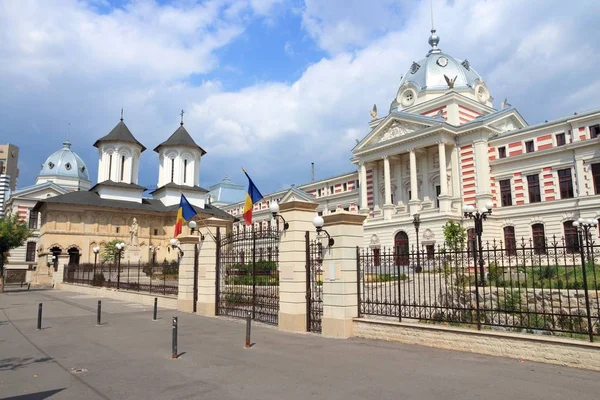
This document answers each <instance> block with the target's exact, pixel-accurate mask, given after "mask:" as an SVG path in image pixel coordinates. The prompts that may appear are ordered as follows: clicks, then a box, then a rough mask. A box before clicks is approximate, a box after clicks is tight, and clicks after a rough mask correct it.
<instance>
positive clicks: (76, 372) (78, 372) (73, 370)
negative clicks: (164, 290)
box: [71, 368, 87, 374]
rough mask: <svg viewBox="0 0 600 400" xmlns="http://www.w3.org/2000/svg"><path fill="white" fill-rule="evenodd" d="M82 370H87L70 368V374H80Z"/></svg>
mask: <svg viewBox="0 0 600 400" xmlns="http://www.w3.org/2000/svg"><path fill="white" fill-rule="evenodd" d="M84 372H87V369H85V368H71V373H72V374H82V373H84Z"/></svg>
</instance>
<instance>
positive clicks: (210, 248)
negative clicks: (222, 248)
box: [196, 219, 232, 316]
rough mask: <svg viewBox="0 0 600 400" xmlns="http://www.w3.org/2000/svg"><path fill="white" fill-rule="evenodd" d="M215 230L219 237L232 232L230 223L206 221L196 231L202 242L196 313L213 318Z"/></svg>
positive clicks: (215, 274) (215, 268)
mask: <svg viewBox="0 0 600 400" xmlns="http://www.w3.org/2000/svg"><path fill="white" fill-rule="evenodd" d="M217 229H219V230H220V233H221V237H224V236H226V235H227V233H229V232H231V230H232V223H231V222H230V221H226V220H219V219H207V220H204V221H200V222H199V223H198V230H199V231H200V234H201V235H204V240H203V241H201V242H200V245H199V246H198V301H197V303H196V313H198V314H201V315H209V316H213V315H215V313H216V309H215V306H216V303H215V300H216V294H217V291H216V280H217V243H216V242H215V238H216V236H217Z"/></svg>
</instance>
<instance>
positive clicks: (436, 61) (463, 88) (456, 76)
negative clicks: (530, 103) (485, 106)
mask: <svg viewBox="0 0 600 400" xmlns="http://www.w3.org/2000/svg"><path fill="white" fill-rule="evenodd" d="M439 42H440V37H439V36H438V35H437V34H436V31H435V30H432V31H431V36H430V37H429V44H430V45H431V50H429V53H428V54H427V56H426V57H425V58H423V59H422V60H420V61H418V62H413V63H412V65H411V66H410V68H409V69H408V71H406V73H405V74H404V76H403V77H402V80H401V81H400V87H399V89H398V94H397V95H396V98H395V99H394V101H393V102H392V105H391V109H394V108H407V107H410V106H412V105H414V104H416V103H417V100H418V98H423V97H425V94H426V93H427V92H436V91H437V92H440V91H442V92H445V91H447V90H450V89H453V90H455V91H457V92H467V93H469V94H471V95H472V96H471V97H474V98H476V99H477V100H478V101H479V102H481V103H487V102H488V101H489V100H490V99H491V97H490V94H489V91H488V89H487V87H486V86H485V83H484V81H483V79H482V78H481V76H480V75H479V74H478V73H477V71H475V70H474V69H473V67H472V66H471V65H470V64H469V61H467V60H466V59H465V60H464V61H461V60H458V59H456V58H454V57H452V56H451V55H449V54H446V53H444V52H442V51H441V50H440V49H439V48H438V47H437V45H438V43H439ZM429 98H431V97H429ZM429 98H427V99H429Z"/></svg>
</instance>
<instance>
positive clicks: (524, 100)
mask: <svg viewBox="0 0 600 400" xmlns="http://www.w3.org/2000/svg"><path fill="white" fill-rule="evenodd" d="M433 4H434V17H435V24H436V28H437V30H438V33H439V35H440V37H441V42H440V48H441V49H442V50H443V51H445V52H447V53H449V54H451V55H453V56H454V57H456V58H458V59H464V58H468V59H469V61H470V63H471V65H472V66H473V67H474V68H475V69H476V70H477V71H478V72H479V74H480V75H481V76H482V77H483V78H484V79H485V81H486V82H487V85H488V87H489V88H490V91H491V94H492V96H493V97H494V98H495V101H494V104H495V105H496V106H499V104H500V103H501V102H502V100H503V99H504V98H505V97H508V100H509V102H510V103H511V104H512V105H513V106H515V107H516V108H517V109H518V110H519V111H520V112H521V114H522V115H523V116H524V117H525V118H526V120H527V121H528V122H529V123H536V122H541V121H544V120H546V119H553V118H557V117H561V116H564V115H567V114H572V113H573V112H575V111H583V110H587V109H591V108H597V107H600V100H598V98H597V93H598V91H599V90H600V78H599V77H598V74H597V72H596V71H597V65H598V64H599V62H600V60H599V58H600V51H598V50H599V47H600V44H599V43H598V41H597V40H595V38H598V37H600V25H598V24H597V23H595V18H597V16H598V15H600V2H598V1H595V0H579V1H577V2H564V1H562V0H544V1H542V0H539V1H526V2H525V1H522V0H487V1H476V0H453V1H444V0H434V1H433ZM430 24H431V22H430V8H429V1H428V0H425V1H421V0H373V1H369V2H367V1H363V0H327V1H325V0H321V1H316V0H304V1H303V0H248V1H242V0H211V1H194V0H180V1H166V0H161V1H151V0H135V1H128V0H119V1H107V0H89V1H76V0H23V1H18V2H17V1H10V0H5V1H2V0H0V57H1V58H2V60H4V61H3V63H0V87H2V91H0V119H1V120H2V126H1V127H0V142H10V143H14V144H16V145H18V146H19V147H20V148H21V153H20V165H19V166H20V170H21V175H20V177H19V186H21V187H22V186H27V185H29V184H32V183H33V182H34V180H35V176H36V175H37V173H38V171H39V169H40V164H41V163H43V162H44V160H45V159H46V158H47V157H48V156H49V155H50V154H51V153H52V152H53V151H55V150H57V149H59V148H60V147H61V143H62V141H63V140H64V139H65V138H66V136H67V132H68V130H69V128H68V125H69V123H70V125H71V128H70V132H71V133H70V140H71V142H73V149H74V150H75V151H76V152H77V153H78V154H79V155H80V156H81V157H82V158H83V159H84V160H85V161H86V163H87V165H88V169H89V170H90V174H91V175H90V177H91V180H92V182H95V180H96V178H97V152H96V149H95V148H93V147H92V144H93V143H94V141H95V140H96V139H97V138H99V137H101V136H103V135H105V134H106V133H108V132H109V131H110V130H111V129H112V128H113V127H114V125H115V124H116V123H117V122H118V119H119V113H120V109H121V107H124V109H125V122H126V123H127V125H128V126H129V128H130V129H131V131H132V132H133V134H134V135H135V136H136V137H137V138H138V140H140V141H141V142H142V143H143V144H144V145H145V146H146V147H147V148H149V149H152V148H154V147H155V146H156V145H157V144H158V143H160V142H161V141H163V140H164V139H166V138H167V137H168V136H169V135H170V134H171V133H173V131H174V130H175V129H176V128H177V126H178V122H179V112H180V110H181V109H182V108H183V109H185V110H186V114H185V115H186V116H185V120H186V128H187V129H188V131H189V132H190V133H191V134H192V136H193V137H194V139H195V140H196V141H197V142H198V144H200V145H201V146H202V147H203V148H204V149H205V150H207V152H208V154H207V155H206V157H205V158H204V159H203V162H202V166H201V185H202V186H204V187H208V186H210V185H211V184H213V183H216V182H218V181H219V180H221V179H222V178H223V177H224V176H225V175H229V176H230V177H232V178H233V179H234V180H235V181H237V182H239V183H244V184H245V179H244V177H243V175H242V173H241V169H240V167H241V166H244V167H245V168H246V169H247V170H248V171H249V173H250V174H251V176H252V177H253V179H254V181H255V182H256V184H257V185H258V187H259V188H260V189H261V191H263V192H269V191H272V190H278V189H281V188H283V187H286V186H288V185H290V184H292V183H294V184H301V183H304V182H307V181H309V179H310V163H311V162H315V164H316V176H317V178H324V177H327V176H332V175H336V174H340V173H345V172H349V171H351V170H353V166H352V165H351V164H350V162H349V158H350V157H351V153H350V150H351V148H352V147H353V145H354V143H355V140H356V139H360V138H362V137H363V136H364V135H366V134H367V132H368V125H367V124H368V122H369V110H370V109H371V107H372V105H373V104H374V103H376V104H377V105H378V108H379V110H380V114H381V113H383V112H385V111H386V110H387V109H388V107H389V104H390V102H391V100H392V99H393V97H394V96H395V95H396V91H397V89H398V86H397V85H398V83H399V81H400V77H401V76H402V75H403V74H404V73H405V72H406V70H407V69H408V67H409V66H410V64H411V63H412V61H418V60H419V59H421V58H423V57H424V56H425V54H426V53H427V51H428V49H429V46H428V44H427V38H428V36H429V29H430ZM157 175H158V165H157V155H156V153H154V152H152V151H151V150H147V151H146V152H145V153H144V154H143V155H142V169H141V172H140V184H142V185H146V186H148V187H151V186H153V185H155V184H156V181H157Z"/></svg>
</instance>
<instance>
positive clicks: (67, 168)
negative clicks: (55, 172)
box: [65, 163, 71, 171]
mask: <svg viewBox="0 0 600 400" xmlns="http://www.w3.org/2000/svg"><path fill="white" fill-rule="evenodd" d="M65 169H66V170H67V171H69V170H70V169H71V163H66V164H65Z"/></svg>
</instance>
